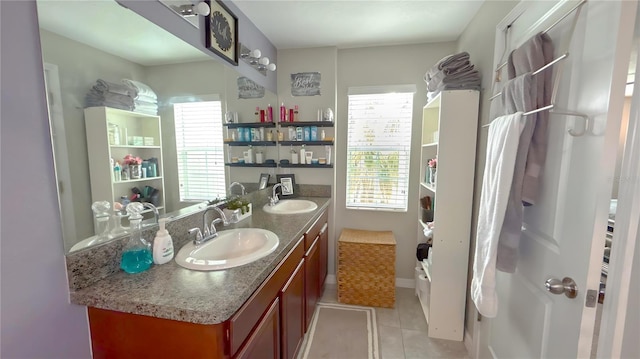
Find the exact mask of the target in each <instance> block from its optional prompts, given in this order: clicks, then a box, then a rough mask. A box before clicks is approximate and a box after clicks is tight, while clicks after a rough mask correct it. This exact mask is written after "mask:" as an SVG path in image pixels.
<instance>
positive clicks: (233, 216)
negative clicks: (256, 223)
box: [222, 203, 253, 223]
mask: <svg viewBox="0 0 640 359" xmlns="http://www.w3.org/2000/svg"><path fill="white" fill-rule="evenodd" d="M248 207H249V210H248V211H246V212H245V213H244V214H242V210H241V209H240V208H238V209H226V208H225V209H223V210H222V211H223V212H224V215H225V216H227V220H228V221H229V222H230V223H238V222H240V221H242V220H243V219H246V218H249V217H250V216H251V213H252V212H253V206H252V204H251V203H249V206H248Z"/></svg>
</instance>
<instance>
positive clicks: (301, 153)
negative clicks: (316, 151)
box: [300, 145, 307, 164]
mask: <svg viewBox="0 0 640 359" xmlns="http://www.w3.org/2000/svg"><path fill="white" fill-rule="evenodd" d="M306 161H307V158H306V155H305V149H304V145H302V148H300V163H301V164H304V163H305V162H306Z"/></svg>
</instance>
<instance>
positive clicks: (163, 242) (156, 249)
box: [153, 218, 173, 264]
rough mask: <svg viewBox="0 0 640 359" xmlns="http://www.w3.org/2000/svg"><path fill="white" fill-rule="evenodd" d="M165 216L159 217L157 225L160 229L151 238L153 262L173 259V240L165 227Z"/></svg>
mask: <svg viewBox="0 0 640 359" xmlns="http://www.w3.org/2000/svg"><path fill="white" fill-rule="evenodd" d="M166 222H167V219H166V218H160V219H159V220H158V225H159V226H160V229H159V230H158V233H156V238H155V239H154V240H153V263H155V264H165V263H167V262H169V261H170V260H171V259H173V240H172V239H171V236H170V235H169V231H167V230H166V229H165V224H166Z"/></svg>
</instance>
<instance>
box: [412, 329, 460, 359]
mask: <svg viewBox="0 0 640 359" xmlns="http://www.w3.org/2000/svg"><path fill="white" fill-rule="evenodd" d="M402 342H403V346H404V354H405V357H406V358H407V359H413V358H415V359H418V358H421V359H423V358H447V359H467V358H468V356H467V350H466V348H465V347H464V343H463V342H457V341H453V340H444V339H432V338H429V336H428V335H427V334H426V333H424V332H420V331H416V330H410V329H402Z"/></svg>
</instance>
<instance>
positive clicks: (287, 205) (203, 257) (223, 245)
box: [175, 199, 318, 271]
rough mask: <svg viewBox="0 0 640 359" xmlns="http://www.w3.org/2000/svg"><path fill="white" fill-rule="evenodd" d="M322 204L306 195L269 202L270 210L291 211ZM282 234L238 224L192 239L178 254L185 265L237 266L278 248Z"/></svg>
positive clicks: (201, 267) (207, 267) (195, 267)
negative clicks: (199, 240) (199, 239)
mask: <svg viewBox="0 0 640 359" xmlns="http://www.w3.org/2000/svg"><path fill="white" fill-rule="evenodd" d="M317 208H318V205H317V204H316V203H315V202H312V201H309V200H305V199H285V200H282V201H279V202H278V203H277V204H275V205H273V206H272V205H269V204H265V205H264V207H263V210H264V211H265V212H266V213H269V214H280V215H291V214H300V213H309V212H312V211H315V210H316V209H317ZM279 243H280V242H279V239H278V236H277V235H276V234H275V233H273V232H271V231H269V230H266V229H262V228H236V229H229V230H224V231H219V232H218V236H217V237H215V238H212V239H210V240H208V241H207V242H205V243H202V244H199V245H198V244H195V243H193V242H188V243H187V244H185V245H184V246H183V247H182V248H181V249H180V251H178V253H177V255H176V259H175V261H176V263H177V264H178V265H180V266H182V267H184V268H187V269H193V270H200V271H208V270H221V269H227V268H233V267H237V266H241V265H244V264H248V263H251V262H254V261H256V260H258V259H261V258H264V257H266V256H268V255H269V254H271V253H273V251H275V250H276V248H278V244H279Z"/></svg>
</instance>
